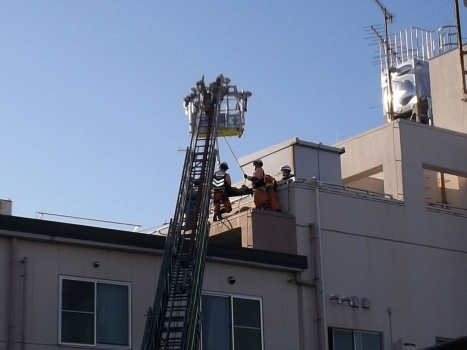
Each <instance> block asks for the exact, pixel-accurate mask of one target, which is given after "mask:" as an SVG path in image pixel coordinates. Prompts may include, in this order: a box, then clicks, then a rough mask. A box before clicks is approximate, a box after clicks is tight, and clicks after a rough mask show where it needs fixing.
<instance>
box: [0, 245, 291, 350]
mask: <svg viewBox="0 0 467 350" xmlns="http://www.w3.org/2000/svg"><path fill="white" fill-rule="evenodd" d="M11 242H12V238H6V237H0V315H1V316H0V349H2V350H5V349H6V341H7V328H8V305H9V304H8V293H9V286H10V283H9V271H10V268H9V266H10V264H9V259H10V252H11V249H12V244H11ZM16 247H17V249H16V257H17V259H16V263H15V267H16V272H15V275H14V282H15V283H16V292H15V298H14V300H13V303H14V307H13V309H14V310H15V313H14V320H15V322H14V334H15V338H14V341H15V346H14V347H13V348H10V349H8V350H19V349H20V342H21V334H22V320H23V318H22V311H23V303H22V288H23V281H24V280H25V281H26V296H25V298H26V303H25V312H26V314H25V315H26V317H25V329H24V331H25V341H26V343H27V344H28V345H27V347H26V348H27V349H41V350H42V349H44V350H53V349H68V347H63V346H58V345H57V344H58V312H59V305H58V301H59V276H60V275H65V276H74V277H85V278H92V279H99V280H109V281H120V282H127V283H131V295H132V300H131V311H132V319H131V327H132V331H131V338H132V349H138V348H139V347H140V342H141V340H142V335H143V331H144V328H145V322H146V318H145V316H144V315H145V314H146V311H147V309H148V307H149V306H152V305H153V302H154V295H155V291H156V286H157V279H158V274H159V269H160V263H161V256H159V255H152V254H147V253H138V252H128V251H118V250H113V249H104V248H95V247H91V246H80V245H71V244H58V243H53V242H40V241H34V240H27V239H22V238H18V239H17V244H16ZM24 257H27V264H26V275H25V277H23V276H22V275H23V270H22V269H23V266H24V265H23V264H21V263H20V262H19V261H20V260H21V259H23V258H24ZM95 261H98V262H99V264H100V265H99V267H98V268H96V267H94V266H93V263H94V262H95ZM228 276H235V277H236V280H237V282H236V283H235V284H233V285H232V284H229V283H228V280H227V279H228ZM293 276H294V274H293V272H281V271H273V270H268V269H265V268H255V267H242V266H237V265H231V264H220V263H214V262H208V263H207V265H206V271H205V279H204V286H203V289H204V290H206V291H212V292H217V293H226V294H235V295H246V296H254V297H260V298H262V303H263V304H262V305H263V329H264V343H265V349H273V350H274V349H275V350H282V349H284V348H286V347H287V346H289V347H291V348H294V349H298V348H299V345H298V344H299V339H300V336H299V333H298V332H299V329H300V326H299V312H298V293H297V286H296V285H295V284H293V283H291V281H292V280H293ZM70 349H71V348H70ZM74 349H76V347H74Z"/></svg>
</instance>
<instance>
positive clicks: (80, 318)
mask: <svg viewBox="0 0 467 350" xmlns="http://www.w3.org/2000/svg"><path fill="white" fill-rule="evenodd" d="M62 342H65V343H74V344H94V314H85V313H77V312H67V311H64V312H63V313H62Z"/></svg>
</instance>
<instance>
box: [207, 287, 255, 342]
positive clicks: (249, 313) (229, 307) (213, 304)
mask: <svg viewBox="0 0 467 350" xmlns="http://www.w3.org/2000/svg"><path fill="white" fill-rule="evenodd" d="M201 310H202V319H203V321H202V322H203V327H202V339H203V350H262V349H263V339H262V330H261V302H260V300H256V299H244V298H238V297H230V296H219V295H209V294H205V295H203V298H202V304H201ZM232 331H233V336H232Z"/></svg>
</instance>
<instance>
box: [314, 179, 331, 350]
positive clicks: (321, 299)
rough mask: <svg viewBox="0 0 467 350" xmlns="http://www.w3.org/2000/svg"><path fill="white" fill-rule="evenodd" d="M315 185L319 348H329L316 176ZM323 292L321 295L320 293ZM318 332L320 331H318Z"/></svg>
mask: <svg viewBox="0 0 467 350" xmlns="http://www.w3.org/2000/svg"><path fill="white" fill-rule="evenodd" d="M314 185H315V200H316V238H317V239H318V245H317V250H318V251H317V254H315V255H317V257H316V258H315V263H318V265H319V266H316V267H315V271H316V272H317V273H319V274H318V275H316V276H315V281H316V287H317V288H316V293H315V295H316V303H317V304H319V303H320V304H321V305H320V307H319V308H317V309H319V311H320V313H321V320H320V322H321V337H320V339H319V349H320V350H327V349H328V336H327V322H326V304H325V295H324V273H323V254H322V252H323V250H322V236H321V213H320V208H319V187H320V182H319V181H318V179H316V177H315V178H314ZM309 226H310V229H312V228H313V226H312V225H309ZM318 292H319V294H321V296H319V295H318ZM318 334H320V332H319V331H318Z"/></svg>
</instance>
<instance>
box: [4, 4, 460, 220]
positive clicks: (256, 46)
mask: <svg viewBox="0 0 467 350" xmlns="http://www.w3.org/2000/svg"><path fill="white" fill-rule="evenodd" d="M383 3H384V5H385V6H386V7H387V8H388V9H389V10H390V11H391V12H393V13H394V14H395V15H396V18H395V23H393V24H392V25H391V26H390V32H391V33H395V32H398V31H400V30H402V29H404V28H406V27H409V26H415V27H420V28H423V29H427V30H435V29H437V28H438V27H440V26H443V25H447V24H455V17H454V9H453V1H448V0H444V1H440V0H424V1H422V0H403V1H400V0H384V1H383ZM461 3H462V2H461ZM461 11H462V23H463V31H464V34H465V33H467V31H466V29H465V24H464V22H465V23H467V18H466V17H467V16H466V14H467V9H465V8H463V7H462V8H461ZM382 23H383V15H382V14H381V11H380V9H379V7H378V6H377V5H376V3H375V2H374V1H373V0H360V1H356V2H352V1H344V0H327V1H317V0H308V1H302V0H293V1H277V2H272V1H266V0H257V1H243V0H239V1H223V2H221V1H210V0H200V1H196V2H194V1H193V2H189V1H162V0H161V1H155V0H154V1H143V0H135V1H128V0H127V1H123V0H80V1H64V0H55V1H52V0H37V1H23V0H14V1H13V0H5V1H2V4H1V5H0V60H1V64H0V81H1V84H0V136H1V137H0V164H1V171H0V198H3V199H11V200H12V201H13V214H14V215H16V216H25V217H37V213H38V212H48V213H56V214H61V215H71V216H79V217H87V218H95V219H100V220H109V221H119V222H128V223H135V224H139V225H141V226H142V227H143V228H150V227H154V226H158V225H159V224H161V223H163V222H164V221H167V220H169V219H170V217H171V216H172V215H173V212H174V205H175V200H176V195H177V191H178V186H179V182H180V175H181V170H182V165H183V160H184V153H183V152H182V151H180V149H185V148H186V147H187V146H188V144H189V142H190V135H189V133H188V122H187V118H186V116H185V115H184V111H183V108H182V99H183V97H184V96H186V95H187V94H188V92H189V89H190V87H192V86H194V84H195V82H196V81H197V80H199V79H200V78H201V76H202V75H204V76H205V78H206V81H211V80H214V79H215V77H216V76H217V75H219V74H221V73H222V74H224V75H225V76H227V77H229V78H230V79H231V80H232V84H235V85H237V86H238V87H239V88H244V89H246V90H249V91H251V92H252V93H253V96H252V98H251V99H250V100H249V101H248V107H249V108H248V113H247V121H246V127H245V133H244V135H243V136H242V137H241V138H230V139H228V142H229V144H230V146H231V147H232V149H233V151H234V154H235V157H237V158H239V157H243V156H245V155H248V154H250V153H253V152H256V151H258V150H260V149H263V148H267V147H269V146H271V145H274V144H277V143H280V142H282V141H285V140H289V139H291V138H294V137H299V138H300V139H304V140H307V141H312V142H323V143H324V144H328V145H332V144H334V143H335V142H336V141H341V140H343V139H346V138H349V137H351V136H353V135H355V134H358V133H361V132H364V131H366V130H368V129H371V128H374V127H376V126H379V125H381V124H382V123H383V116H382V109H381V88H380V75H379V65H378V64H374V62H376V61H377V59H375V56H377V47H376V46H370V43H371V41H370V40H369V39H368V37H369V36H368V34H367V33H366V32H365V31H364V27H367V26H369V25H372V24H382ZM219 144H220V154H221V158H222V160H225V161H227V162H228V163H229V165H230V168H231V174H232V177H233V180H234V182H237V181H241V172H240V170H239V168H238V167H237V166H236V162H235V158H234V156H233V155H232V153H231V152H230V149H229V147H228V146H227V144H226V142H225V141H224V140H222V139H221V140H220V142H219ZM46 218H47V219H55V218H52V217H46Z"/></svg>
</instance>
